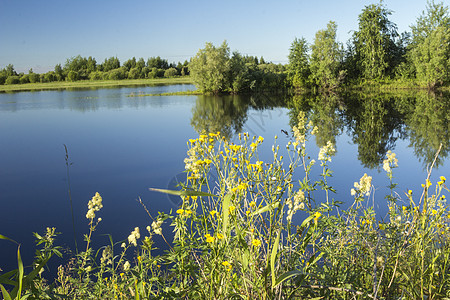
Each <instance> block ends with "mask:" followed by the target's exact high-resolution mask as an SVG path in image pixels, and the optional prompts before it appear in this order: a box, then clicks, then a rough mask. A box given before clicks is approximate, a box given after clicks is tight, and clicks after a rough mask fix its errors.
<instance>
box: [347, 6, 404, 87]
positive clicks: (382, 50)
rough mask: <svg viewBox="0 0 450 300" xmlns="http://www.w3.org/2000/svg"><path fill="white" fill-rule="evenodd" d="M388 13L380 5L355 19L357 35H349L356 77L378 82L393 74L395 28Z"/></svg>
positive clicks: (370, 7) (370, 8)
mask: <svg viewBox="0 0 450 300" xmlns="http://www.w3.org/2000/svg"><path fill="white" fill-rule="evenodd" d="M391 13H392V12H391V11H390V10H388V9H386V8H385V7H384V5H383V4H382V2H380V3H379V4H371V5H369V6H366V7H365V8H364V9H363V11H362V13H361V14H360V15H359V17H358V22H359V23H358V24H359V25H358V31H356V32H355V33H354V35H353V43H354V51H355V53H354V55H355V56H356V58H357V59H356V63H357V66H358V68H359V73H360V74H359V75H362V76H363V77H364V78H365V79H380V78H382V77H384V76H385V75H388V73H389V72H393V70H394V67H395V66H393V61H394V56H395V53H396V50H395V49H396V43H395V38H397V37H398V33H397V26H396V25H395V24H394V23H392V22H391V21H390V20H389V19H388V17H389V15H391Z"/></svg>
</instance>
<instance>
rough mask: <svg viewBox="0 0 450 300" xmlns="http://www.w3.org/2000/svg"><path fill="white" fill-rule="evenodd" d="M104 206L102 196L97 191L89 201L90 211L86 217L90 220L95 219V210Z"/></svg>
mask: <svg viewBox="0 0 450 300" xmlns="http://www.w3.org/2000/svg"><path fill="white" fill-rule="evenodd" d="M102 207H103V204H102V197H101V196H100V194H99V193H95V195H94V197H92V199H91V200H89V202H88V212H87V213H86V218H87V219H90V220H92V219H94V218H95V212H96V211H99V210H100V209H101V208H102Z"/></svg>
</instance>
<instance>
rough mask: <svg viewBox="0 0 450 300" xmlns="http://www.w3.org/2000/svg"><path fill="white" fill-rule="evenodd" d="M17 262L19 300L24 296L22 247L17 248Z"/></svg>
mask: <svg viewBox="0 0 450 300" xmlns="http://www.w3.org/2000/svg"><path fill="white" fill-rule="evenodd" d="M17 262H18V264H19V292H18V294H17V296H18V298H20V295H21V294H22V284H23V263H22V258H21V257H20V246H19V247H17Z"/></svg>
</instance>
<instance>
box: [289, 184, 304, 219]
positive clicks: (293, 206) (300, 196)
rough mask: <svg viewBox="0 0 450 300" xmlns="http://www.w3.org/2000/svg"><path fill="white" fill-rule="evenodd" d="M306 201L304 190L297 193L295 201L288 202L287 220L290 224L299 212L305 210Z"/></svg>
mask: <svg viewBox="0 0 450 300" xmlns="http://www.w3.org/2000/svg"><path fill="white" fill-rule="evenodd" d="M304 201H305V193H304V192H303V191H302V190H299V191H298V192H297V193H295V195H294V201H292V199H287V200H286V203H287V205H288V212H287V216H286V220H287V221H288V222H291V221H292V217H293V216H294V214H295V213H296V212H297V210H299V209H304V208H305V203H304Z"/></svg>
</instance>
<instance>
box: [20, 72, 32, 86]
mask: <svg viewBox="0 0 450 300" xmlns="http://www.w3.org/2000/svg"><path fill="white" fill-rule="evenodd" d="M20 83H21V84H24V83H30V76H29V75H28V74H25V75H23V76H22V77H20Z"/></svg>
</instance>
